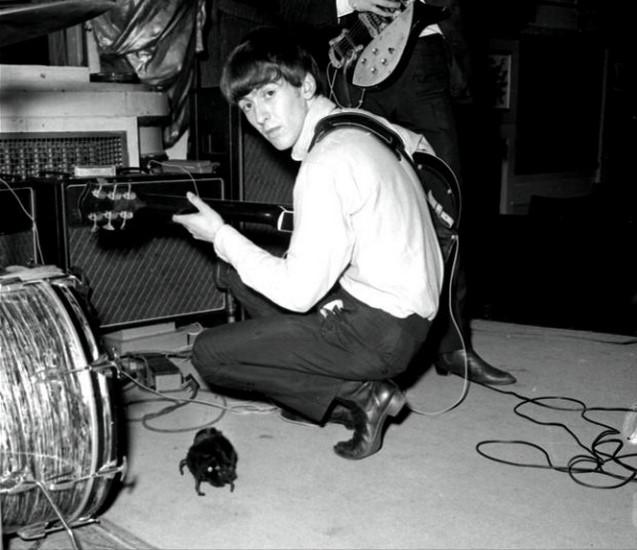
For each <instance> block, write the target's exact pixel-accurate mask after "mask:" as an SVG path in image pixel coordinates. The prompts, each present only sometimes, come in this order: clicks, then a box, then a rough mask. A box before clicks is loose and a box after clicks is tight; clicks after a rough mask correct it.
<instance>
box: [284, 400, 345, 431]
mask: <svg viewBox="0 0 637 550" xmlns="http://www.w3.org/2000/svg"><path fill="white" fill-rule="evenodd" d="M281 416H282V417H283V418H285V419H286V420H290V421H291V422H300V423H302V424H313V425H318V424H317V423H316V422H312V421H311V420H309V419H308V418H305V417H304V416H301V415H300V414H296V413H295V412H292V411H290V410H288V409H281ZM326 422H330V423H332V424H342V425H343V426H345V427H346V428H347V429H348V430H353V429H354V418H353V416H352V411H350V410H349V409H348V408H346V407H344V406H343V405H339V404H338V403H337V404H336V405H335V406H334V408H333V409H332V410H331V411H330V412H329V414H328V415H327V420H326Z"/></svg>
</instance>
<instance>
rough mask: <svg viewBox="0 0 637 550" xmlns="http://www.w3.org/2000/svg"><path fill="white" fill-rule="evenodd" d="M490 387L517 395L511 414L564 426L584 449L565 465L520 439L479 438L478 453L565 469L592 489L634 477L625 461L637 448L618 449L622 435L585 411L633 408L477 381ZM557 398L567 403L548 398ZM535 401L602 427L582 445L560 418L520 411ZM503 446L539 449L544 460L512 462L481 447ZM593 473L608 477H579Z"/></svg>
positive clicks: (614, 485) (632, 468)
mask: <svg viewBox="0 0 637 550" xmlns="http://www.w3.org/2000/svg"><path fill="white" fill-rule="evenodd" d="M480 385H481V386H484V387H486V388H488V389H490V390H493V391H495V392H498V393H502V394H505V395H512V396H514V397H516V398H518V399H519V400H520V401H521V402H520V403H518V404H517V405H516V406H515V407H514V408H513V411H514V412H515V414H517V415H518V416H520V417H521V418H524V419H525V420H528V421H529V422H532V423H534V424H538V425H541V426H553V427H558V428H561V429H563V430H565V431H566V432H567V433H568V434H569V435H570V436H571V437H572V438H573V439H574V440H575V442H576V443H577V445H578V446H579V447H581V448H582V450H583V451H584V453H582V454H577V455H575V456H573V457H572V458H571V459H570V460H569V461H568V463H567V464H566V465H565V466H560V465H555V464H553V462H552V460H551V457H550V455H549V453H548V452H547V451H546V450H545V449H544V448H543V447H542V446H540V445H538V444H536V443H533V442H530V441H524V440H486V441H481V442H479V443H478V444H477V445H476V447H475V448H476V451H477V452H478V454H480V455H481V456H483V457H485V458H487V459H489V460H493V461H494V462H499V463H501V464H509V465H511V466H517V467H520V468H540V469H548V470H553V471H556V472H560V473H566V474H568V475H569V477H570V478H571V479H572V480H573V481H575V482H576V483H577V484H579V485H583V486H585V487H590V488H593V489H617V488H619V487H623V486H624V485H627V484H629V483H631V482H635V481H637V468H636V467H635V466H634V465H632V464H629V463H628V462H629V461H630V460H631V459H637V452H629V453H626V452H624V453H622V450H623V449H624V447H625V442H624V440H623V439H622V437H621V436H622V432H621V431H619V430H617V429H616V428H614V427H613V426H609V425H607V424H604V423H603V422H599V421H597V420H593V419H591V418H589V417H588V416H587V413H590V412H593V411H597V412H626V413H628V414H635V412H636V409H635V408H634V407H633V408H626V407H588V406H586V404H585V403H584V402H582V401H580V400H579V399H573V398H571V397H563V396H544V397H533V398H531V397H526V396H524V395H521V394H518V393H516V392H514V391H511V390H502V389H500V388H496V387H494V386H490V385H488V384H480ZM554 400H560V401H564V402H566V403H568V404H570V405H571V406H557V405H555V404H550V403H551V401H554ZM529 404H532V405H536V406H538V407H543V408H546V409H550V410H556V411H567V412H579V413H580V416H581V418H583V419H584V420H585V421H586V422H588V423H590V424H595V425H597V426H600V427H601V428H604V429H603V430H602V431H601V432H600V433H599V434H598V435H597V436H596V437H595V438H594V440H593V442H592V444H591V445H590V446H587V445H585V444H584V443H582V441H581V440H580V439H579V438H578V437H577V435H576V434H575V433H574V432H573V431H572V430H571V429H570V428H569V427H568V426H566V425H565V424H563V423H562V422H545V421H540V420H537V419H535V418H532V417H531V416H529V415H528V414H525V413H523V412H521V411H520V409H521V408H522V407H524V406H525V405H529ZM624 438H625V439H627V440H628V441H630V442H631V443H632V442H633V438H632V437H631V436H626V435H625V434H624ZM498 445H500V446H504V445H517V446H526V447H530V448H533V449H536V450H538V451H540V452H541V453H542V454H543V455H544V458H545V460H546V463H544V464H541V463H537V464H529V463H522V462H514V461H511V460H506V459H504V458H499V457H496V456H494V455H493V454H490V453H488V452H487V451H485V447H488V446H498ZM609 466H616V467H619V468H621V469H622V470H623V471H624V474H618V473H615V472H611V471H609V470H608V468H609ZM590 474H594V475H597V476H601V477H602V478H604V479H608V480H609V483H608V484H597V483H588V482H585V481H583V480H582V479H581V478H582V477H584V476H586V475H590ZM615 480H619V481H618V482H616V483H615V482H614V481H615Z"/></svg>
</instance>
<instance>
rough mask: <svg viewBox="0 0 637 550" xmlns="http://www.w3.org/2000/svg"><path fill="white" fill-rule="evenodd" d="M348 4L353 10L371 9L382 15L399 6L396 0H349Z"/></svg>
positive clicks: (389, 13)
mask: <svg viewBox="0 0 637 550" xmlns="http://www.w3.org/2000/svg"><path fill="white" fill-rule="evenodd" d="M349 5H350V6H352V9H353V10H354V11H371V12H372V13H377V14H378V15H383V16H388V15H391V13H392V12H393V11H394V10H397V9H399V8H400V2H398V0H349Z"/></svg>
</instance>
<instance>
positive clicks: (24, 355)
mask: <svg viewBox="0 0 637 550" xmlns="http://www.w3.org/2000/svg"><path fill="white" fill-rule="evenodd" d="M82 289H83V287H82V286H81V285H80V283H79V282H78V280H77V279H75V278H74V277H71V276H68V275H66V274H64V273H63V272H61V271H59V270H58V269H57V268H48V267H40V268H34V269H24V270H21V271H17V272H15V273H9V274H3V275H2V276H0V517H1V518H2V531H3V532H4V533H7V534H10V533H17V534H18V535H20V536H21V537H23V538H36V537H41V536H44V535H45V534H46V533H47V532H50V531H54V530H59V529H62V528H66V529H67V530H68V529H69V527H72V526H77V525H80V524H82V523H87V522H90V521H91V520H92V519H93V518H94V516H95V515H96V514H97V513H99V512H100V510H101V509H102V508H103V506H104V505H105V503H106V502H107V499H108V498H109V497H110V496H112V494H113V492H114V488H115V480H116V478H119V477H120V476H121V474H122V471H123V465H124V464H125V458H124V456H123V455H122V454H121V453H120V451H119V449H118V431H117V430H116V429H115V427H116V422H115V421H116V419H115V417H114V412H115V411H114V407H113V405H112V402H113V401H112V397H113V392H112V377H110V376H107V375H106V374H105V370H106V367H107V366H108V365H107V364H106V363H103V365H102V366H104V369H100V367H99V365H98V362H99V361H100V354H99V350H98V345H97V343H96V339H95V337H94V335H93V332H92V329H91V326H90V324H89V322H88V320H87V316H86V315H85V311H87V310H86V308H85V307H84V305H83V300H82V299H81V296H82V293H81V292H80V291H81V290H82ZM100 370H102V372H100Z"/></svg>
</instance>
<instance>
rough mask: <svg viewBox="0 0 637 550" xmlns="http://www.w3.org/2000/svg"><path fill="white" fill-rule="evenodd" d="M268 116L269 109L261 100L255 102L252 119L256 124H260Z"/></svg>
mask: <svg viewBox="0 0 637 550" xmlns="http://www.w3.org/2000/svg"><path fill="white" fill-rule="evenodd" d="M268 118H270V110H269V109H268V108H267V107H266V106H265V105H264V104H263V103H261V102H256V103H255V106H254V119H255V120H256V122H257V124H259V125H262V124H264V123H265V121H266V120H268Z"/></svg>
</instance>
